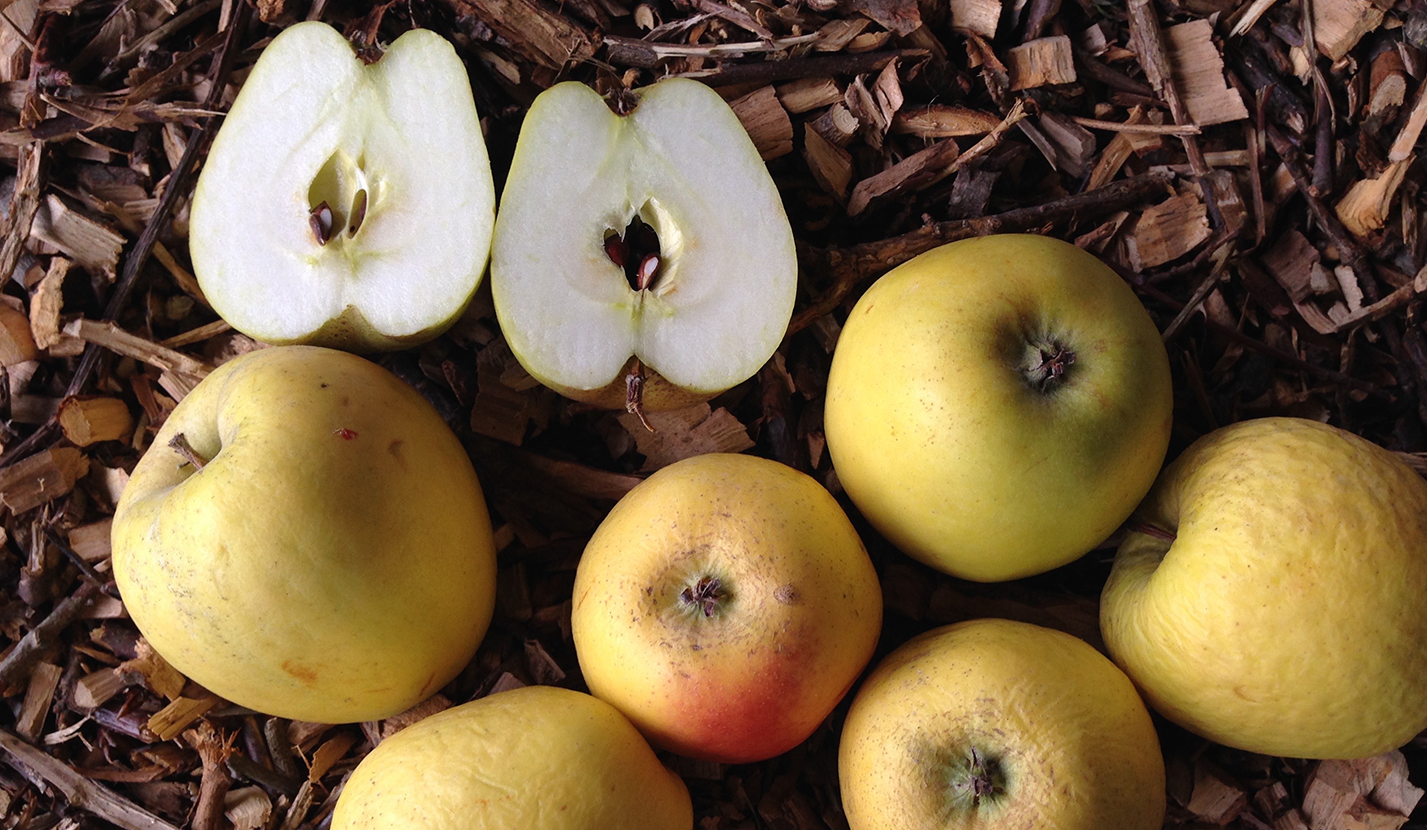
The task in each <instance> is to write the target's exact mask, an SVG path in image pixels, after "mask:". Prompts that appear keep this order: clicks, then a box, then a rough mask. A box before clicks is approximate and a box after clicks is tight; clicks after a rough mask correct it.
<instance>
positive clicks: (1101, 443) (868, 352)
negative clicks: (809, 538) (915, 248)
mask: <svg viewBox="0 0 1427 830" xmlns="http://www.w3.org/2000/svg"><path fill="white" fill-rule="evenodd" d="M1171 409H1172V398H1171V390H1170V375H1169V359H1168V358H1167V357H1166V356H1165V351H1164V345H1163V344H1162V343H1161V341H1160V336H1159V332H1158V331H1157V330H1156V329H1155V326H1154V323H1153V322H1152V321H1151V320H1150V317H1149V315H1148V314H1147V313H1146V312H1145V310H1144V307H1143V306H1141V305H1140V302H1139V300H1137V299H1136V298H1135V295H1134V293H1133V292H1131V291H1130V288H1129V286H1127V285H1126V284H1125V283H1124V281H1123V280H1121V279H1120V278H1119V277H1118V276H1116V274H1115V273H1114V272H1113V271H1111V270H1110V269H1109V268H1108V267H1106V266H1105V265H1104V264H1103V263H1101V262H1100V261H1099V260H1097V259H1095V257H1093V256H1091V255H1090V254H1087V253H1085V252H1084V251H1082V250H1080V249H1079V248H1076V247H1075V246H1073V245H1070V244H1068V243H1065V242H1061V241H1059V240H1055V239H1048V238H1045V237H1040V236H1027V235H1004V236H988V237H984V238H981V239H968V240H963V241H961V242H953V243H951V244H950V245H944V246H942V247H940V248H937V249H935V250H932V251H928V252H927V253H925V254H922V255H921V256H919V257H917V258H915V259H913V260H911V261H910V262H907V263H906V264H904V265H902V266H900V267H898V268H896V269H894V270H892V271H891V272H889V273H888V274H886V275H885V276H883V277H882V278H881V279H880V280H878V281H877V282H876V283H875V284H874V285H873V286H872V288H870V289H869V290H868V291H867V293H866V294H864V295H863V296H862V298H861V299H860V300H859V301H858V302H857V305H856V306H855V307H854V308H853V310H852V313H851V314H850V315H849V316H848V319H847V324H846V325H845V326H844V328H843V331H842V335H841V337H840V339H839V340H838V344H837V351H836V352H835V354H834V355H833V360H832V369H831V372H830V375H829V377H828V391H827V403H826V432H827V443H828V452H829V453H830V454H831V455H832V460H833V464H834V466H835V467H836V468H837V473H838V477H839V478H840V479H841V481H842V484H843V486H844V487H845V488H846V490H847V494H848V496H849V497H851V499H852V501H853V503H854V504H856V505H857V507H858V509H859V510H861V511H862V513H863V514H864V515H865V516H866V517H867V519H868V521H870V522H871V523H872V525H873V526H874V527H876V528H877V530H879V531H880V532H881V533H882V534H883V535H884V536H886V537H887V538H888V539H889V540H890V541H891V542H892V543H893V544H895V545H897V546H898V547H900V548H901V549H902V550H904V551H905V552H906V553H908V554H909V555H911V556H912V557H914V558H916V559H919V560H921V561H922V562H925V563H926V564H928V565H931V566H932V567H934V568H937V569H939V570H942V571H945V572H946V573H949V574H952V575H954V576H958V577H961V578H963V579H972V580H977V581H982V582H993V581H998V580H1004V579H1014V578H1017V577H1022V576H1029V575H1031V574H1036V573H1040V572H1042V571H1046V570H1049V569H1051V568H1054V567H1056V566H1059V565H1063V564H1065V563H1067V562H1069V561H1071V560H1073V559H1075V558H1077V557H1079V556H1081V555H1082V554H1084V553H1085V552H1087V551H1088V550H1090V549H1091V548H1092V547H1094V546H1095V545H1096V544H1098V543H1099V542H1101V541H1102V540H1104V539H1105V537H1107V536H1109V535H1110V533H1111V532H1113V531H1114V530H1115V528H1116V527H1118V526H1119V525H1120V523H1121V522H1123V521H1124V520H1125V518H1126V517H1127V516H1129V514H1130V511H1132V510H1133V509H1134V507H1135V505H1136V504H1138V503H1139V501H1140V499H1141V498H1142V497H1143V496H1144V494H1145V492H1146V491H1147V490H1149V487H1150V484H1152V483H1153V482H1154V477H1155V474H1156V473H1157V472H1158V471H1159V467H1160V464H1161V463H1162V462H1163V461H1164V454H1165V449H1166V448H1167V447H1168V444H1169V428H1170V417H1171Z"/></svg>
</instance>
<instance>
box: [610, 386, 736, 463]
mask: <svg viewBox="0 0 1427 830" xmlns="http://www.w3.org/2000/svg"><path fill="white" fill-rule="evenodd" d="M616 417H617V419H618V420H619V423H620V425H622V426H623V427H624V428H625V430H626V431H628V432H629V434H630V435H632V436H634V443H635V446H636V448H637V449H638V451H639V452H640V453H641V454H642V455H643V456H644V466H642V467H640V470H641V471H643V472H650V473H652V472H654V471H655V470H658V469H661V468H663V467H667V466H669V465H670V464H673V463H674V462H675V461H682V460H683V459H685V458H692V457H694V456H696V455H703V454H704V453H710V452H743V451H744V450H746V449H749V448H751V447H752V446H753V440H752V439H750V438H749V437H748V430H747V429H745V428H744V426H743V424H741V423H739V420H738V419H737V418H735V417H734V416H733V413H731V412H729V411H728V410H727V409H724V408H722V407H720V408H719V409H717V410H714V411H711V410H710V408H709V405H708V404H707V403H700V404H695V405H694V406H689V407H684V408H683V409H671V410H669V411H667V412H646V413H645V417H646V418H648V419H649V424H650V426H652V427H654V430H655V431H654V432H650V431H649V430H647V429H645V428H644V426H643V425H642V424H641V423H639V416H637V415H631V414H630V413H628V412H623V413H620V414H619V415H618V416H616Z"/></svg>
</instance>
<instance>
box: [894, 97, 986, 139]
mask: <svg viewBox="0 0 1427 830" xmlns="http://www.w3.org/2000/svg"><path fill="white" fill-rule="evenodd" d="M999 123H1001V118H1000V116H998V115H993V114H992V113H989V112H983V111H981V110H974V109H969V108H967V107H957V106H952V105H949V104H931V105H928V106H924V107H912V108H908V109H904V110H901V111H900V112H898V113H897V117H896V118H894V119H893V120H892V132H894V133H909V134H911V135H915V136H920V137H922V138H955V137H957V136H964V135H984V134H986V133H989V132H991V131H992V130H994V129H996V125H997V124H999Z"/></svg>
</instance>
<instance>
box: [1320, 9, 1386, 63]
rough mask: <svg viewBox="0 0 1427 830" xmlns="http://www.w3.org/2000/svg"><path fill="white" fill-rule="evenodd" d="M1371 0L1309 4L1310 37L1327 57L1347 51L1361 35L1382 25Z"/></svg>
mask: <svg viewBox="0 0 1427 830" xmlns="http://www.w3.org/2000/svg"><path fill="white" fill-rule="evenodd" d="M1382 17H1383V11H1382V9H1380V8H1378V7H1377V5H1376V4H1374V3H1373V2H1372V0H1319V2H1317V3H1314V4H1313V40H1314V42H1315V43H1317V44H1318V49H1319V51H1321V52H1322V53H1323V54H1325V55H1327V56H1328V57H1329V58H1330V59H1331V60H1335V61H1336V60H1339V59H1340V58H1342V57H1343V56H1344V55H1346V54H1348V52H1349V51H1350V50H1352V48H1353V47H1354V46H1357V45H1358V41H1359V40H1362V38H1363V35H1365V34H1367V33H1368V32H1371V31H1372V30H1374V29H1376V28H1377V27H1378V26H1380V25H1382Z"/></svg>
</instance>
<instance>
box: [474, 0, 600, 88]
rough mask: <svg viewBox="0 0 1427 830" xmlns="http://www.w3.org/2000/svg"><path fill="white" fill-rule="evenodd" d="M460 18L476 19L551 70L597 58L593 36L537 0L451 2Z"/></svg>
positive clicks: (514, 47)
mask: <svg viewBox="0 0 1427 830" xmlns="http://www.w3.org/2000/svg"><path fill="white" fill-rule="evenodd" d="M448 2H450V3H451V4H452V5H453V6H454V7H455V8H456V10H457V12H458V13H459V14H462V15H464V16H471V17H475V18H476V19H478V20H480V21H481V22H482V23H485V24H486V25H488V26H490V27H491V29H493V30H494V31H495V32H496V34H498V35H500V36H501V37H502V38H503V39H505V40H506V41H507V42H509V43H510V44H511V47H512V48H513V49H514V50H515V51H516V52H519V53H520V54H521V55H522V56H524V57H525V58H526V59H528V60H530V61H533V62H535V63H536V64H539V65H540V66H543V67H545V68H546V69H551V70H556V71H558V70H560V69H563V68H564V67H565V66H566V65H567V64H570V63H579V62H582V61H586V60H589V59H590V58H591V57H593V56H594V53H595V43H594V40H593V39H592V38H591V36H590V35H589V33H587V32H586V31H585V30H584V29H581V28H580V27H578V26H576V25H574V24H573V23H571V22H570V21H569V19H568V18H567V17H565V16H564V15H560V14H556V13H554V12H551V11H549V10H548V9H546V8H545V6H543V5H542V4H540V3H539V2H536V0H448Z"/></svg>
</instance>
